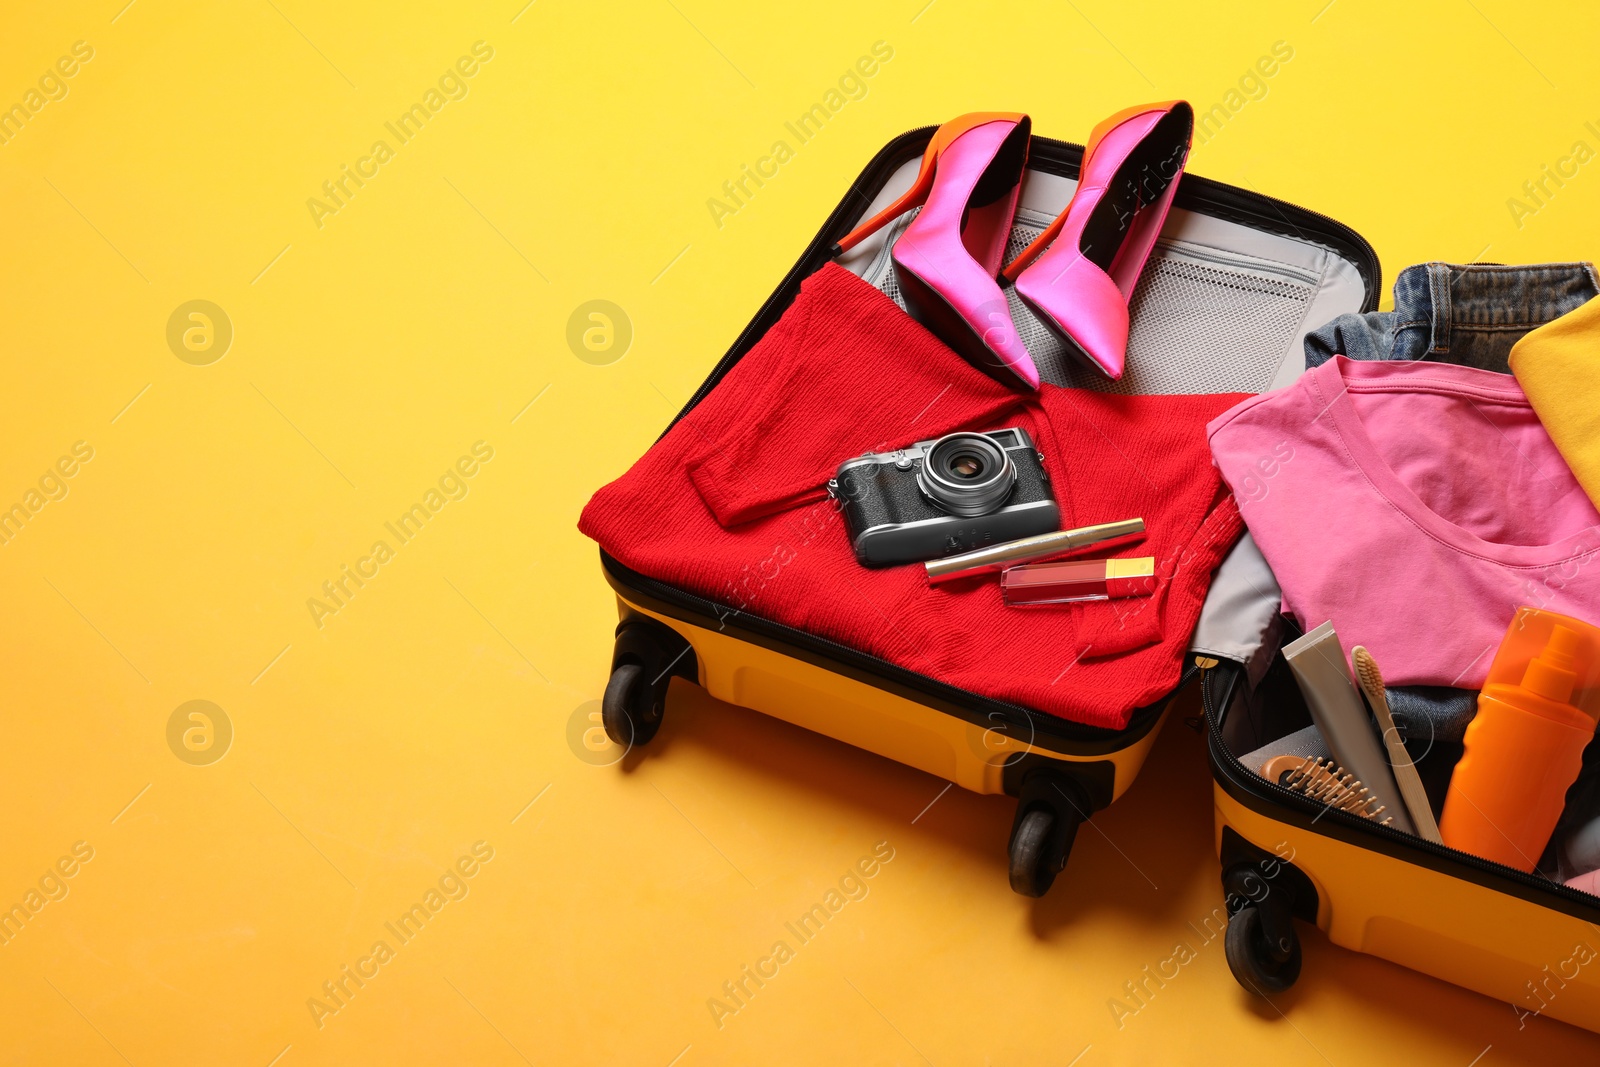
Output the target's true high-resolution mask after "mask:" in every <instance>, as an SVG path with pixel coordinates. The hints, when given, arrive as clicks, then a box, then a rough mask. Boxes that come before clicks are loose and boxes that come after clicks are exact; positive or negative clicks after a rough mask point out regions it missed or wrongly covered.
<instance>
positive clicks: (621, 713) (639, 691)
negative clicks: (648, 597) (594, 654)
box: [600, 614, 698, 751]
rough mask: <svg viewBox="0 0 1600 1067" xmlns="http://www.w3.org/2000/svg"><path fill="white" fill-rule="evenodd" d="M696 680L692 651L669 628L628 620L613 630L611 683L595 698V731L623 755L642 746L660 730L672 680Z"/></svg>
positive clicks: (643, 620)
mask: <svg viewBox="0 0 1600 1067" xmlns="http://www.w3.org/2000/svg"><path fill="white" fill-rule="evenodd" d="M697 676H698V668H697V666H696V664H695V657H694V650H693V649H692V648H690V647H689V643H688V642H687V641H685V640H684V639H683V637H682V636H680V635H679V634H678V633H677V631H675V630H673V629H672V628H671V627H668V626H663V625H662V624H661V623H659V622H656V621H655V620H654V619H648V618H645V617H643V616H640V615H636V614H629V615H626V616H624V618H623V620H622V621H621V622H620V623H618V624H617V640H616V645H615V647H614V648H613V650H612V653H611V678H610V679H609V680H608V681H607V682H606V691H605V695H604V696H602V697H601V698H600V725H601V726H603V727H604V728H605V731H606V736H607V737H609V738H610V739H611V741H612V743H613V744H616V745H620V746H621V747H622V749H623V751H628V750H629V749H632V748H633V747H634V746H635V745H648V744H649V743H650V739H651V738H653V737H655V735H656V731H657V730H659V729H660V728H661V716H662V713H663V712H664V711H665V710H666V707H667V688H668V686H669V685H670V684H671V682H672V679H673V678H674V677H677V678H685V679H687V680H689V681H694V680H695V679H696V677H697Z"/></svg>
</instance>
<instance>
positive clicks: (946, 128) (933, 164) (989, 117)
mask: <svg viewBox="0 0 1600 1067" xmlns="http://www.w3.org/2000/svg"><path fill="white" fill-rule="evenodd" d="M1027 121H1028V116H1026V115H1024V114H1022V113H1021V112H1017V111H974V112H973V113H972V114H970V115H962V116H961V117H960V118H956V119H952V120H950V121H949V122H947V123H945V124H944V125H943V126H940V127H939V128H938V129H937V130H935V131H934V133H933V139H932V140H931V141H929V142H928V147H927V148H926V149H924V150H923V152H922V166H921V167H920V168H918V170H917V177H916V180H915V181H913V182H912V183H911V188H909V189H907V190H906V191H905V192H904V193H901V194H900V196H899V198H898V199H896V200H895V202H894V203H892V204H890V205H889V206H888V207H886V208H884V209H883V210H882V211H880V212H878V213H877V214H876V215H874V216H872V218H870V219H868V220H867V221H866V222H863V223H861V224H860V225H859V226H857V227H856V228H855V229H853V230H851V231H850V232H849V233H848V234H846V235H845V236H844V237H841V238H840V239H839V242H838V243H837V244H835V245H834V246H833V254H834V255H838V254H839V253H840V252H848V251H849V250H850V249H852V248H854V247H855V246H856V245H858V244H860V243H861V242H862V241H865V240H866V239H867V238H868V237H871V236H872V235H873V234H875V233H877V232H878V231H879V230H881V229H883V228H884V226H886V225H888V224H889V223H890V222H893V221H894V220H895V219H897V218H899V217H900V216H901V215H904V214H905V213H906V212H908V211H910V210H911V209H912V208H914V207H921V206H922V205H923V204H924V203H926V202H927V200H928V193H929V192H930V191H932V189H933V177H934V173H935V172H936V171H937V170H938V166H939V157H940V156H941V155H943V154H944V150H945V149H946V148H948V147H950V145H951V144H953V143H954V142H955V140H956V138H958V137H960V136H961V135H962V134H964V133H966V132H967V131H968V130H971V129H975V128H977V127H979V126H982V125H984V124H986V123H990V122H1017V123H1026V122H1027Z"/></svg>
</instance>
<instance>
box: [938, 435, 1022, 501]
mask: <svg viewBox="0 0 1600 1067" xmlns="http://www.w3.org/2000/svg"><path fill="white" fill-rule="evenodd" d="M1016 484H1017V468H1016V467H1014V466H1012V464H1011V457H1010V456H1008V455H1007V454H1006V451H1005V449H1003V448H1001V447H1000V446H999V445H997V444H995V443H994V440H993V439H992V438H990V437H988V436H987V435H986V434H981V433H953V434H947V435H946V436H944V437H941V438H939V439H938V440H937V441H935V442H934V443H933V445H932V447H930V448H929V449H928V454H927V458H926V459H924V460H923V461H922V469H921V470H920V471H918V472H917V487H918V488H920V489H921V490H922V492H923V495H925V496H926V497H927V498H928V499H929V500H931V501H933V503H934V504H936V505H937V506H938V507H940V508H942V509H944V510H945V511H948V512H950V513H951V514H952V515H961V516H965V517H968V518H971V517H974V516H977V515H987V514H989V513H990V512H991V511H994V510H995V509H997V508H999V507H1000V505H1001V504H1004V503H1005V501H1006V498H1007V497H1008V496H1010V495H1011V490H1012V487H1013V486H1015V485H1016Z"/></svg>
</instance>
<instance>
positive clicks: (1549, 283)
mask: <svg viewBox="0 0 1600 1067" xmlns="http://www.w3.org/2000/svg"><path fill="white" fill-rule="evenodd" d="M1597 294H1600V279H1597V278H1596V275H1595V269H1594V264H1592V263H1536V264H1531V265H1528V266H1507V265H1504V264H1500V263H1468V264H1465V265H1461V264H1455V263H1418V264H1416V265H1415V266H1410V267H1407V268H1406V269H1405V270H1403V271H1401V272H1400V274H1399V276H1398V277H1397V278H1395V280H1394V310H1393V311H1370V312H1367V313H1366V314H1364V315H1340V316H1339V317H1338V318H1336V319H1334V320H1333V321H1332V322H1330V323H1328V324H1327V325H1326V326H1324V327H1322V328H1321V329H1320V330H1317V331H1315V332H1314V333H1308V334H1306V369H1307V370H1309V369H1311V368H1312V367H1316V366H1320V365H1322V364H1323V363H1326V362H1327V361H1328V360H1330V359H1332V358H1333V357H1334V354H1335V353H1338V354H1341V355H1344V356H1348V357H1349V358H1350V359H1412V360H1416V359H1427V360H1433V361H1434V362H1436V363H1459V364H1461V365H1462V366H1466V367H1479V368H1481V369H1483V370H1493V371H1501V372H1503V373H1509V372H1510V370H1511V367H1510V364H1509V363H1507V357H1509V356H1510V355H1511V346H1512V345H1514V344H1516V343H1517V341H1518V340H1520V339H1521V338H1522V336H1523V335H1524V334H1526V333H1528V332H1530V331H1532V330H1534V329H1536V328H1537V327H1540V326H1543V325H1544V324H1545V323H1547V322H1550V321H1552V320H1554V319H1558V318H1560V317H1561V316H1563V315H1565V314H1566V313H1567V312H1569V311H1572V310H1574V309H1576V308H1577V307H1578V306H1579V305H1580V304H1583V303H1584V302H1585V301H1587V300H1589V299H1590V298H1591V297H1594V296H1595V295H1597Z"/></svg>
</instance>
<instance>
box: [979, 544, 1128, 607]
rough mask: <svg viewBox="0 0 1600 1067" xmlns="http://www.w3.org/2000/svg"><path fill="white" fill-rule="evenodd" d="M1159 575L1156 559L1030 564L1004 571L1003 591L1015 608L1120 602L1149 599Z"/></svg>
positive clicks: (1006, 599)
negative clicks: (1123, 599)
mask: <svg viewBox="0 0 1600 1067" xmlns="http://www.w3.org/2000/svg"><path fill="white" fill-rule="evenodd" d="M1155 574H1156V559H1155V557H1154V556H1138V557H1135V558H1133V559H1075V560H1069V561H1067V562H1064V563H1028V564H1024V565H1022V566H1020V567H1011V568H1008V569H1007V570H1005V571H1002V572H1001V574H1000V590H1001V593H1002V594H1003V595H1004V597H1005V602H1006V603H1007V604H1009V605H1012V606H1013V607H1015V606H1022V605H1031V604H1072V603H1075V602H1077V601H1081V600H1118V599H1121V598H1123V597H1133V596H1149V595H1150V594H1151V593H1152V592H1154V591H1155V587H1156V578H1155Z"/></svg>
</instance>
